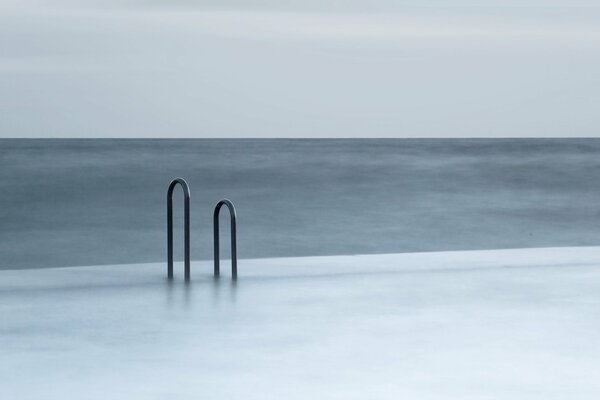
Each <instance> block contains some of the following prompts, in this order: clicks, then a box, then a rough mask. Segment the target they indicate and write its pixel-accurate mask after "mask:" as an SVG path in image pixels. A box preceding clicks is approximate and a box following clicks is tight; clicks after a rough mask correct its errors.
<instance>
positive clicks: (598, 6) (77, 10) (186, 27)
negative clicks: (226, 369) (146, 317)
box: [0, 0, 600, 138]
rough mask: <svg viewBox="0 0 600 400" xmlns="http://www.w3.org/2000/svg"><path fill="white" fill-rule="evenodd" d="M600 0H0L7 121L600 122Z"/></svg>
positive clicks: (318, 127) (141, 124) (380, 126)
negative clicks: (286, 0) (284, 0)
mask: <svg viewBox="0 0 600 400" xmlns="http://www.w3.org/2000/svg"><path fill="white" fill-rule="evenodd" d="M598 110H600V0H595V1H589V0H587V1H584V0H545V1H542V0H522V1H516V0H505V1H499V0H480V1H458V0H448V1H435V0H423V1H390V0H373V1H358V0H349V1H317V0H308V1H298V0H292V1H288V2H282V1H275V0H263V1H256V0H248V1H241V0H240V1H228V0H222V1H203V2H202V1H162V0H156V1H143V0H138V1H133V0H121V1H116V0H106V1H65V0H56V1H31V0H19V1H13V0H9V1H7V0H0V137H40V138H52V137H65V138H69V137H84V138H89V137H128V138H144V137H147V138H157V137H182V138H183V137H187V138H194V137H198V138H202V137H213V138H215V137H238V138H240V137H241V138H245V137H330V138H334V137H349V138H351V137H573V136H577V137H587V136H600V128H599V127H600V112H598Z"/></svg>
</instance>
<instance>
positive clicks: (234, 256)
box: [213, 199, 237, 280]
mask: <svg viewBox="0 0 600 400" xmlns="http://www.w3.org/2000/svg"><path fill="white" fill-rule="evenodd" d="M223 205H226V206H227V208H228V209H229V215H230V217H231V278H232V279H233V280H236V279H237V246H236V236H237V235H236V220H237V214H236V213H235V207H234V205H233V203H232V202H231V201H229V200H227V199H223V200H221V201H219V202H218V203H217V205H216V206H215V211H214V213H213V237H214V258H215V268H214V273H215V277H216V278H218V277H219V275H220V262H219V261H220V260H219V212H220V211H221V207H223Z"/></svg>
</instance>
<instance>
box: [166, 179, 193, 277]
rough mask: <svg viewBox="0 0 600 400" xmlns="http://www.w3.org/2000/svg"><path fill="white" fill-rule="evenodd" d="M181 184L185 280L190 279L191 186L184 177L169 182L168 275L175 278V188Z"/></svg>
mask: <svg viewBox="0 0 600 400" xmlns="http://www.w3.org/2000/svg"><path fill="white" fill-rule="evenodd" d="M177 185H180V186H181V189H182V190H183V196H184V203H183V209H184V210H183V218H184V222H183V224H184V227H183V235H184V239H183V240H184V244H183V248H184V250H183V251H184V265H185V267H184V268H185V280H186V281H189V280H190V188H189V186H188V184H187V182H186V181H185V180H184V179H183V178H175V179H173V181H171V183H170V184H169V190H168V191H167V277H168V278H169V279H173V190H174V189H175V186H177Z"/></svg>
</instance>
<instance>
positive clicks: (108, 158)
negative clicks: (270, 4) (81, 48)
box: [0, 139, 600, 269]
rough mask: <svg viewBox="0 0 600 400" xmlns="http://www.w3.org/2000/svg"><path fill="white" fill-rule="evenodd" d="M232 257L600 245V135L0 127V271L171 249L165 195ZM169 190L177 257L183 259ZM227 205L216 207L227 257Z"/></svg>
mask: <svg viewBox="0 0 600 400" xmlns="http://www.w3.org/2000/svg"><path fill="white" fill-rule="evenodd" d="M175 177H182V178H184V179H185V180H186V181H187V182H188V183H189V186H190V190H191V204H190V206H191V256H192V259H193V260H209V259H212V257H213V226H212V214H213V207H214V205H215V204H216V203H217V202H218V201H219V200H220V199H223V198H227V199H230V200H231V201H232V202H233V203H234V204H235V207H236V210H237V217H238V219H237V229H238V231H237V238H238V257H239V258H240V259H241V261H240V265H241V263H242V262H243V259H245V258H264V257H296V256H317V255H348V254H375V253H402V252H426V251H442V250H473V249H500V248H525V247H554V246H591V245H600V140H599V139H336V140H328V139H306V140H304V139H226V140H217V139H191V140H187V139H186V140H183V139H173V140H170V139H163V140H151V139H148V140H146V139H142V140H138V139H135V140H134V139H132V140H125V139H115V140H112V139H64V140H62V139H39V140H38V139H23V140H20V139H2V140H0V255H1V257H0V269H26V268H46V267H67V266H85V265H105V264H127V263H142V262H160V261H166V192H167V187H168V185H169V182H170V181H171V180H172V179H173V178H175ZM182 199H183V197H182V194H181V190H180V189H179V188H177V190H176V192H175V195H174V204H175V210H174V215H175V236H174V239H175V257H176V259H178V260H181V259H182V256H183V238H182V236H183V235H182V231H183V222H182V216H183V200H182ZM228 218H229V215H228V213H227V210H226V209H223V210H222V212H221V224H220V225H221V230H222V231H221V245H222V247H223V249H222V254H223V255H222V257H224V258H227V257H228V254H229V223H228Z"/></svg>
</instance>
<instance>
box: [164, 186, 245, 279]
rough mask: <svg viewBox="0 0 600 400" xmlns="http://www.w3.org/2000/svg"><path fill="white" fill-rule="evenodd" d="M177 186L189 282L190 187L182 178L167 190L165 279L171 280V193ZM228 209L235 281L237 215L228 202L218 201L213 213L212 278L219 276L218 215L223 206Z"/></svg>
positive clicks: (185, 267)
mask: <svg viewBox="0 0 600 400" xmlns="http://www.w3.org/2000/svg"><path fill="white" fill-rule="evenodd" d="M177 185H179V186H181V189H182V190H183V220H184V222H183V237H184V238H183V241H184V244H183V248H184V250H183V252H184V275H185V281H186V282H189V281H190V275H191V268H190V187H189V185H188V184H187V182H186V181H185V179H183V178H175V179H173V180H172V181H171V183H170V184H169V189H168V190H167V277H168V278H169V279H173V191H174V190H175V187H176V186H177ZM224 205H225V206H227V208H228V209H229V216H230V223H231V279H232V280H234V281H235V280H237V276H238V273H237V229H236V226H237V214H236V211H235V206H234V205H233V203H232V202H231V201H230V200H227V199H223V200H220V201H219V202H218V203H217V204H216V205H215V209H214V212H213V245H214V277H215V278H219V276H220V272H221V271H220V255H219V252H220V251H219V250H220V249H219V213H220V212H221V208H222V207H223V206H224Z"/></svg>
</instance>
